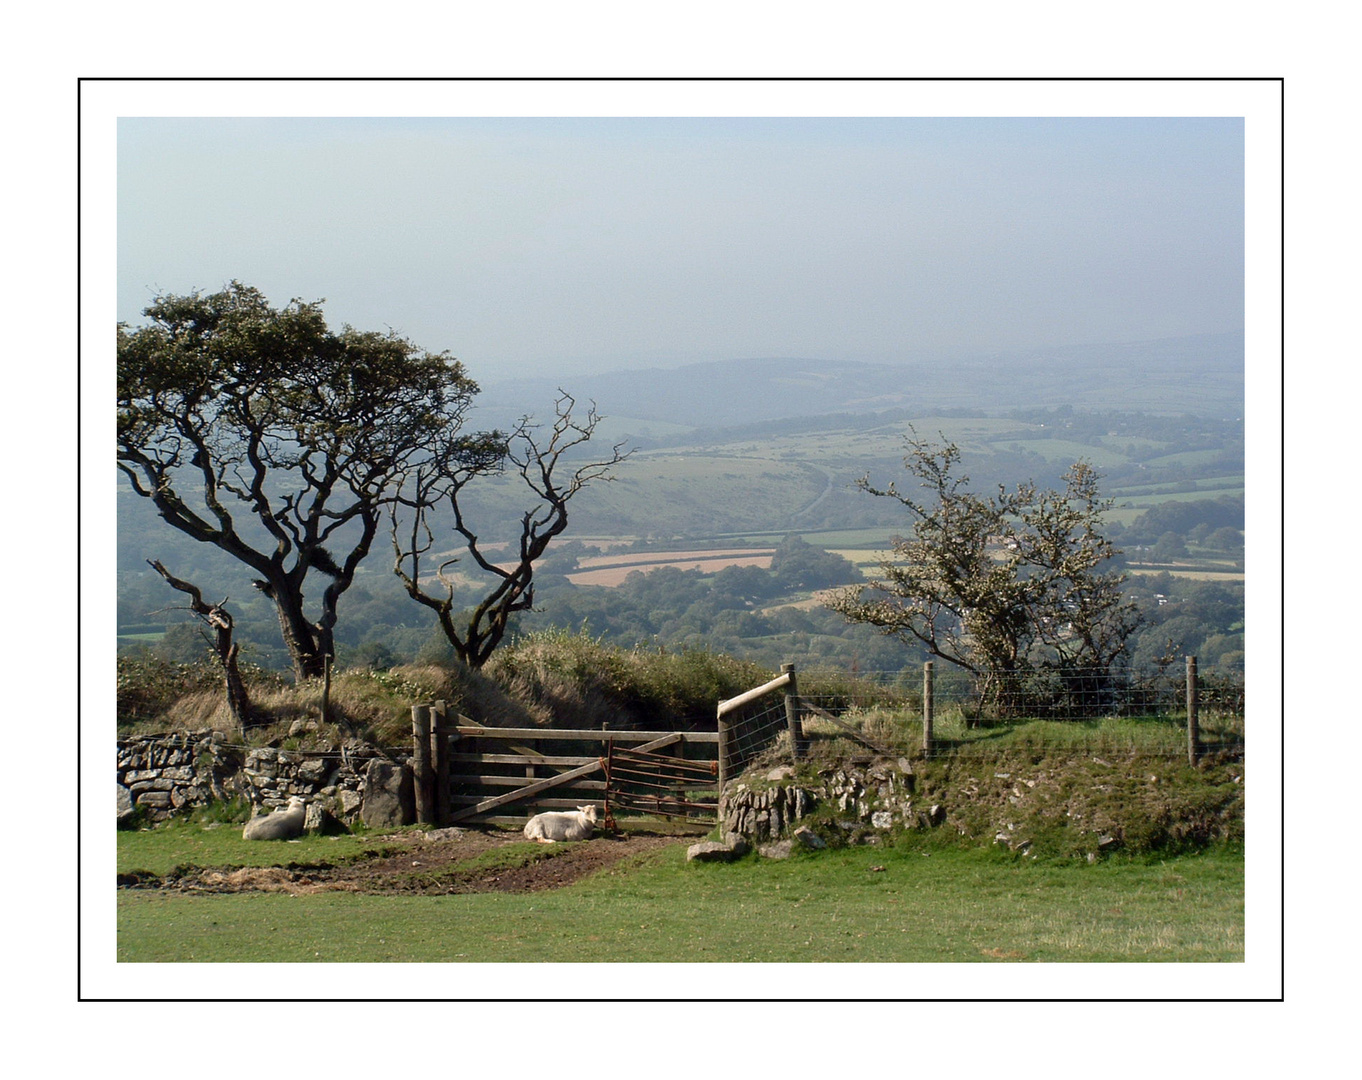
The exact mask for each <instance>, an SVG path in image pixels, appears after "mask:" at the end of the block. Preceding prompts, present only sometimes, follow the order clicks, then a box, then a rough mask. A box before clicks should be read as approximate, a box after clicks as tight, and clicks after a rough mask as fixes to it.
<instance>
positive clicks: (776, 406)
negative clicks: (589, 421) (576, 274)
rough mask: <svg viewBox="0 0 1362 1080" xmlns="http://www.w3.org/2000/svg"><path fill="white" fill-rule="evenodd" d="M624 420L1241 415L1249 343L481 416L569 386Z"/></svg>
mask: <svg viewBox="0 0 1362 1080" xmlns="http://www.w3.org/2000/svg"><path fill="white" fill-rule="evenodd" d="M560 383H561V384H563V386H564V389H567V390H568V391H569V392H571V393H572V394H573V395H574V396H575V397H576V398H577V399H578V400H579V401H587V400H592V401H595V402H596V405H597V407H598V409H599V410H600V412H601V413H603V414H604V415H606V416H612V417H636V418H639V419H644V420H651V421H661V422H667V423H675V424H683V425H687V426H703V427H718V426H725V425H731V424H741V423H747V422H752V421H759V420H780V419H786V418H791V417H798V416H810V415H819V414H822V413H832V412H848V413H857V412H875V411H878V410H881V409H900V408H910V409H918V410H921V412H922V413H923V414H924V415H925V414H929V413H930V412H931V411H933V410H936V409H960V408H966V409H982V410H985V411H990V412H994V411H996V412H1004V411H1007V410H1010V409H1017V408H1032V407H1046V406H1048V407H1053V406H1060V405H1074V406H1080V407H1087V408H1093V409H1119V410H1131V411H1143V412H1153V413H1192V414H1195V415H1205V416H1229V417H1239V416H1242V415H1243V402H1244V335H1243V334H1242V333H1241V332H1240V333H1227V334H1198V335H1193V336H1188V337H1176V338H1161V339H1158V340H1154V341H1143V342H1131V343H1122V344H1110V343H1109V344H1097V345H1066V346H1057V347H1055V348H1048V349H1029V350H1022V351H1015V352H998V353H994V354H992V355H979V356H970V357H963V358H958V359H952V360H932V361H927V360H914V361H905V362H903V363H898V364H889V363H863V362H858V361H848V360H820V359H815V358H805V357H764V358H759V359H733V360H711V361H705V362H700V363H694V364H686V365H683V366H681V367H676V368H651V369H646V370H632V371H614V372H607V373H604V374H598V375H581V376H570V377H565V378H563V379H554V378H552V377H542V378H538V377H537V378H528V379H514V380H509V381H503V382H496V383H492V384H488V385H486V386H485V387H484V388H483V393H482V394H481V395H480V397H479V402H478V403H479V406H480V408H482V409H486V410H488V411H492V412H500V411H503V410H510V411H512V412H515V411H516V410H519V411H524V410H525V409H527V408H528V409H534V410H538V409H541V408H542V406H541V405H539V404H537V403H540V402H547V401H552V399H553V395H554V392H555V390H556V388H557V387H558V385H559V384H560Z"/></svg>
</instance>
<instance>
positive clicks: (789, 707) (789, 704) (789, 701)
mask: <svg viewBox="0 0 1362 1080" xmlns="http://www.w3.org/2000/svg"><path fill="white" fill-rule="evenodd" d="M780 670H781V672H782V673H783V674H786V675H788V676H790V681H789V682H788V683H787V684H786V685H785V722H786V723H787V724H788V725H789V726H790V758H791V760H792V761H794V762H795V763H796V764H797V763H798V762H799V760H800V759H801V758H803V757H805V756H806V755H807V754H808V751H809V746H808V743H806V742H805V741H804V727H803V725H802V724H801V723H800V722H799V685H798V684H797V683H796V682H795V666H794V665H793V664H781V665H780Z"/></svg>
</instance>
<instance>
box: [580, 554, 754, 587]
mask: <svg viewBox="0 0 1362 1080" xmlns="http://www.w3.org/2000/svg"><path fill="white" fill-rule="evenodd" d="M774 554H775V548H734V549H730V550H727V551H649V552H631V553H629V554H621V555H593V556H591V557H589V558H585V559H582V560H580V561H579V562H578V564H577V565H578V566H579V567H581V568H582V569H580V570H578V571H577V572H576V573H574V574H569V575H568V580H569V581H571V582H572V583H573V584H574V585H607V586H613V585H619V584H620V583H621V582H623V581H624V579H625V578H627V577H628V576H629V575H630V574H632V573H633V572H634V571H635V570H638V571H641V572H643V573H645V574H646V573H648V572H649V571H651V570H656V569H658V568H659V567H662V566H674V567H676V568H677V569H678V570H700V571H702V572H703V573H706V574H717V573H718V572H719V571H720V570H723V569H725V568H726V567H729V566H756V567H759V568H760V569H762V570H769V569H770V568H771V556H772V555H774Z"/></svg>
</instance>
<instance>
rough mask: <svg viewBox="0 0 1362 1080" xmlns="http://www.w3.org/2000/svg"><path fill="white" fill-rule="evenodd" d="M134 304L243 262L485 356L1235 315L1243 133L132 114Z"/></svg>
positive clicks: (704, 350) (1078, 124)
mask: <svg viewBox="0 0 1362 1080" xmlns="http://www.w3.org/2000/svg"><path fill="white" fill-rule="evenodd" d="M117 229H118V233H117V244H118V315H119V318H120V319H122V320H125V321H131V322H137V321H139V319H140V312H141V309H142V308H143V307H145V306H146V305H147V304H148V303H149V302H150V300H151V299H152V297H153V296H154V295H155V294H156V293H157V292H158V291H166V292H176V293H178V292H188V291H190V290H193V289H203V290H208V291H212V290H216V289H218V288H220V287H221V286H222V285H223V284H224V283H225V282H227V281H228V280H230V279H232V278H237V279H239V280H241V281H244V282H247V283H248V284H252V285H256V286H258V287H260V288H261V289H263V290H264V291H265V292H266V293H267V294H268V295H269V296H270V298H271V299H272V300H273V301H274V302H276V303H283V302H285V301H287V300H288V299H289V298H290V297H293V296H299V297H303V298H305V299H319V298H323V297H324V298H326V300H327V303H326V307H325V311H326V314H327V317H328V320H329V321H330V322H331V323H332V324H333V325H339V324H341V323H344V322H349V323H351V324H352V325H355V326H357V327H361V328H364V329H380V328H383V327H389V326H390V327H392V328H394V329H396V330H398V331H400V332H401V333H403V334H405V335H407V336H408V337H410V338H412V339H413V340H414V341H416V342H417V343H418V344H420V345H421V346H423V347H425V348H428V349H431V350H441V349H448V350H449V351H450V352H452V353H453V354H454V355H456V356H458V357H459V358H460V359H462V360H464V361H465V362H466V363H467V364H468V365H469V368H470V370H471V372H472V374H473V375H474V377H475V378H477V379H479V380H481V381H483V382H490V381H495V380H498V379H501V378H506V377H511V376H518V375H522V374H539V373H543V374H556V373H558V372H565V373H574V372H584V371H594V370H609V369H614V368H621V367H657V366H671V365H674V364H679V363H686V362H691V361H701V360H716V359H728V358H737V357H759V356H801V357H819V358H826V359H842V360H873V361H893V360H898V359H911V358H913V357H915V356H918V355H923V354H934V353H947V354H949V353H952V352H990V351H993V350H1006V349H1011V348H1024V347H1030V346H1043V345H1062V344H1080V343H1085V342H1108V341H1138V340H1146V339H1152V338H1158V337H1167V336H1174V335H1180V334H1195V333H1212V332H1222V331H1227V330H1237V329H1240V328H1241V327H1242V325H1243V318H1244V301H1243V296H1244V128H1243V122H1242V120H1240V119H1238V118H1227V119H1219V118H1206V119H1198V118H1157V119H1119V118H1113V119H1102V118H1094V119H1068V118H1054V119H945V118H943V119H894V118H888V119H875V118H865V119H854V118H853V119H837V118H811V119H781V118H770V119H629V118H607V119H594V120H593V119H466V118H464V119H326V118H300V119H269V118H260V119H197V118H185V119H180V118H166V119H150V118H149V119H128V118H124V119H120V120H119V122H118V218H117Z"/></svg>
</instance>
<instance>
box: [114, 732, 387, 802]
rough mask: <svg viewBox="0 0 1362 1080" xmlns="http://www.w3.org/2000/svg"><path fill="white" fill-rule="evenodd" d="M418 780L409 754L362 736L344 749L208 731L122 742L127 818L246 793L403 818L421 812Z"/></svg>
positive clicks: (122, 798)
mask: <svg viewBox="0 0 1362 1080" xmlns="http://www.w3.org/2000/svg"><path fill="white" fill-rule="evenodd" d="M404 781H405V782H404ZM410 786H411V785H410V769H409V767H408V765H407V763H406V762H405V761H402V760H400V759H394V757H393V756H392V755H391V754H388V753H385V752H384V751H383V750H381V749H379V748H378V747H375V746H371V745H369V744H367V743H363V742H360V741H358V740H352V741H350V742H347V743H345V744H344V745H343V746H341V747H340V749H338V750H327V751H303V750H282V749H278V748H275V747H268V746H266V747H245V746H239V745H235V744H233V743H230V742H228V740H227V737H226V736H225V735H224V734H223V733H222V732H220V731H210V730H203V731H192V732H175V733H171V734H165V735H147V736H141V737H138V738H131V739H120V740H119V742H118V818H119V820H120V821H122V820H124V819H125V818H128V817H131V816H132V815H133V814H134V813H136V812H138V811H141V813H142V815H143V816H144V817H145V818H146V819H148V820H151V821H163V820H165V819H166V818H169V817H173V816H175V815H176V814H183V813H188V812H189V811H191V810H193V809H195V808H196V807H201V806H206V805H208V804H210V803H213V802H228V801H231V800H233V799H238V798H244V799H246V800H247V801H249V802H250V804H251V805H252V806H253V807H260V808H261V809H264V810H271V809H273V808H275V807H277V806H283V805H284V804H286V803H287V802H288V801H289V799H290V798H291V797H292V796H295V795H297V796H300V797H301V798H303V799H304V800H306V801H307V802H308V803H309V805H315V806H320V807H322V808H324V809H326V810H328V811H329V812H330V813H331V814H332V815H334V816H335V817H336V818H338V819H339V820H341V821H343V822H352V821H355V820H358V819H360V818H363V820H364V821H365V823H366V824H370V825H380V826H387V825H401V824H409V823H410V822H411V820H412V819H413V815H412V813H411V809H412V808H411V793H410ZM366 802H367V803H368V804H369V805H368V808H367V809H366Z"/></svg>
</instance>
